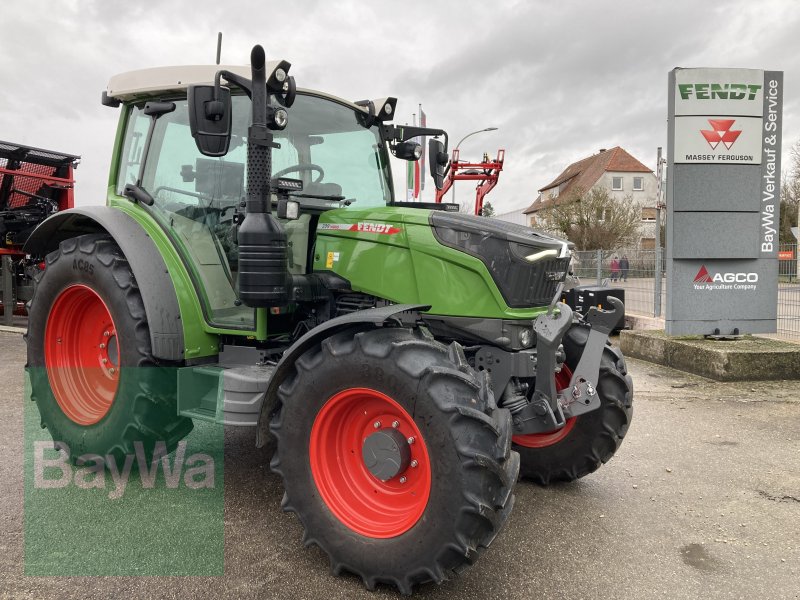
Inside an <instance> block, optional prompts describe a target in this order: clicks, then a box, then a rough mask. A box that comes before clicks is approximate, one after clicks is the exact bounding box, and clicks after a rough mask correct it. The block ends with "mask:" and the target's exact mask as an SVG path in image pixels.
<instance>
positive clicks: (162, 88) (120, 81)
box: [107, 61, 368, 113]
mask: <svg viewBox="0 0 800 600" xmlns="http://www.w3.org/2000/svg"><path fill="white" fill-rule="evenodd" d="M277 64H278V61H267V64H266V69H267V72H268V73H269V72H270V71H272V69H274V68H275V67H276V66H277ZM222 69H224V70H226V71H231V72H233V73H236V74H237V75H241V76H242V77H246V78H248V79H249V78H250V75H251V71H250V66H249V65H182V66H173V67H152V68H149V69H139V70H137V71H127V72H125V73H120V74H119V75H114V76H113V77H111V79H110V80H109V81H108V89H107V93H108V96H109V97H110V98H115V99H117V100H121V101H122V102H131V101H136V100H144V99H147V98H152V97H153V96H158V95H164V94H170V93H176V94H179V93H185V92H186V89H187V88H188V86H190V85H194V84H205V85H211V84H213V83H214V75H216V73H217V71H220V70H222ZM297 91H298V92H303V93H306V94H313V95H315V96H322V97H323V98H328V99H330V100H333V101H335V102H339V103H343V104H347V105H348V106H351V107H352V108H353V109H357V110H360V111H362V112H364V113H367V112H368V109H366V108H365V107H363V106H359V105H357V104H354V103H353V102H351V101H350V100H345V99H343V98H339V97H338V96H334V95H332V94H327V93H325V92H319V91H317V90H309V89H305V88H298V89H297Z"/></svg>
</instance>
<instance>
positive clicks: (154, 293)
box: [24, 206, 184, 361]
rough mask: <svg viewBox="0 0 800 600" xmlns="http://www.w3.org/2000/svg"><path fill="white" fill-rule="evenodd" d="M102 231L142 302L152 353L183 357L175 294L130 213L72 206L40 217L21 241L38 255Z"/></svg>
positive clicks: (160, 260) (149, 242) (162, 265)
mask: <svg viewBox="0 0 800 600" xmlns="http://www.w3.org/2000/svg"><path fill="white" fill-rule="evenodd" d="M103 232H105V233H107V234H109V235H110V236H111V237H112V238H113V239H114V241H115V242H116V243H117V245H118V246H119V247H120V249H121V250H122V253H123V254H124V255H125V258H126V259H127V260H128V263H129V264H130V266H131V270H132V271H133V275H134V277H135V278H136V283H137V285H138V286H139V292H140V293H141V295H142V300H143V302H144V310H145V314H146V315H147V324H148V326H149V328H150V345H151V349H152V350H151V351H152V354H153V356H154V357H155V358H159V359H162V360H170V361H182V360H184V339H183V326H182V321H181V311H180V306H179V305H178V296H177V294H176V293H175V286H174V284H173V283H172V279H171V278H170V275H169V271H168V269H167V265H166V263H165V262H164V258H163V257H162V256H161V253H160V252H159V251H158V248H156V245H155V243H154V242H153V240H152V239H151V238H150V236H149V235H148V234H147V232H146V231H145V230H144V229H142V227H141V225H139V223H137V222H136V221H135V220H134V219H133V218H132V217H131V216H129V215H127V214H126V213H124V212H122V211H120V210H115V209H113V208H109V207H107V206H86V207H82V208H72V209H69V210H65V211H62V212H59V213H56V214H55V215H53V216H51V217H49V218H48V219H47V220H45V221H44V222H42V223H41V224H40V225H39V226H38V227H37V228H36V229H35V230H34V232H33V233H32V234H31V236H30V237H29V238H28V241H27V242H26V243H25V248H24V250H25V252H26V253H28V254H32V255H35V256H44V255H45V254H48V253H49V252H52V251H53V250H56V249H58V245H59V244H60V243H61V242H62V241H64V240H66V239H69V238H73V237H76V236H79V235H84V234H87V233H103Z"/></svg>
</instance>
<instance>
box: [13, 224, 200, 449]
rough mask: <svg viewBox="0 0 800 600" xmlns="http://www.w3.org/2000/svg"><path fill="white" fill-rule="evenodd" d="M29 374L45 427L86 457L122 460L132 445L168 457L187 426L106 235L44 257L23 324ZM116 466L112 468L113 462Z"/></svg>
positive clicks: (171, 377)
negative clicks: (161, 451) (158, 450)
mask: <svg viewBox="0 0 800 600" xmlns="http://www.w3.org/2000/svg"><path fill="white" fill-rule="evenodd" d="M26 339H27V343H28V367H29V369H28V372H29V373H30V376H31V391H32V394H31V395H32V399H33V400H35V401H36V403H37V405H38V408H39V412H40V414H41V420H42V426H43V427H47V429H49V431H50V434H51V435H52V436H53V440H54V441H56V442H63V443H66V444H67V445H68V446H69V448H70V457H71V458H72V459H73V460H75V459H77V458H78V457H79V456H80V455H83V454H94V455H99V456H103V457H105V456H106V455H111V456H113V457H114V458H115V459H116V460H118V461H119V460H122V459H123V458H124V457H125V456H132V455H135V453H136V450H137V446H139V444H141V446H139V447H140V448H141V450H140V453H141V452H142V451H143V452H144V454H145V456H146V457H147V458H151V457H152V453H153V450H154V448H155V447H156V445H157V444H159V446H160V443H163V449H164V450H165V451H167V452H171V451H172V450H173V449H174V448H175V447H176V446H177V443H178V441H180V440H181V439H182V438H183V437H185V436H186V435H187V434H188V433H189V431H191V429H192V422H191V420H190V419H186V418H184V417H179V416H178V415H177V412H176V404H175V392H176V389H175V386H176V380H175V375H176V374H175V371H174V369H169V368H163V367H159V366H157V365H156V361H155V360H154V359H153V357H152V355H151V353H150V334H149V330H148V327H147V320H146V318H145V312H144V306H143V303H142V298H141V295H140V293H139V289H138V287H137V285H136V281H135V279H134V277H133V273H132V272H131V269H130V266H129V265H128V261H127V260H125V257H124V256H123V254H122V251H121V250H120V249H119V247H118V246H117V245H116V244H115V243H114V242H113V240H111V238H109V237H108V236H106V235H99V234H92V235H84V236H80V237H78V238H73V239H69V240H66V241H64V242H62V243H61V246H60V248H59V250H57V251H56V252H53V253H51V254H49V255H48V257H47V261H46V268H45V270H44V272H43V273H42V274H41V276H40V279H39V281H38V282H37V285H36V290H35V293H34V296H33V299H32V300H31V306H30V310H29V319H28V334H27V336H26ZM118 464H119V463H118Z"/></svg>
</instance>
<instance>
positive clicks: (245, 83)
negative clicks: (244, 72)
mask: <svg viewBox="0 0 800 600" xmlns="http://www.w3.org/2000/svg"><path fill="white" fill-rule="evenodd" d="M221 77H224V78H225V81H227V82H228V83H232V84H233V85H235V86H237V87H239V88H241V89H242V90H243V91H244V93H245V94H247V97H248V98H250V99H251V100H252V99H253V83H252V82H251V81H250V80H249V79H247V78H245V77H242V76H241V75H237V74H236V73H233V72H231V71H227V70H225V69H222V70H221V71H217V73H216V75H214V100H218V99H219V98H218V97H217V94H218V90H219V88H220V85H221V83H220V78H221Z"/></svg>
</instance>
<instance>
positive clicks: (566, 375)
mask: <svg viewBox="0 0 800 600" xmlns="http://www.w3.org/2000/svg"><path fill="white" fill-rule="evenodd" d="M570 379H572V371H571V370H570V368H569V367H568V366H567V365H563V366H562V367H561V371H559V372H558V373H556V389H557V390H558V391H559V392H560V391H561V390H563V389H564V388H565V387H567V386H568V385H569V381H570ZM577 420H578V417H570V418H569V419H567V422H566V423H564V426H563V427H562V428H561V429H557V430H556V431H551V432H548V433H528V434H525V435H515V436H512V438H511V439H512V441H513V442H514V443H515V444H519V445H520V446H525V447H526V448H546V447H547V446H552V445H553V444H557V443H558V442H560V441H561V440H563V439H564V438H565V437H567V436H568V435H569V432H570V431H572V428H573V427H575V423H576V422H577Z"/></svg>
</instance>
